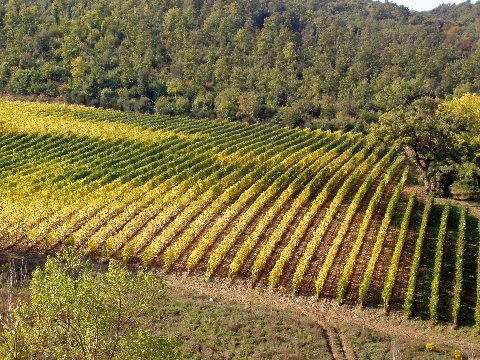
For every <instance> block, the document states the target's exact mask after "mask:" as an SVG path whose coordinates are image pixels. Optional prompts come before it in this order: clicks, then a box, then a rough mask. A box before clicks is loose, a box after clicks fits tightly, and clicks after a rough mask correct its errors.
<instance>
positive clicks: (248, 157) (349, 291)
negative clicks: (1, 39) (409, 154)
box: [0, 101, 480, 325]
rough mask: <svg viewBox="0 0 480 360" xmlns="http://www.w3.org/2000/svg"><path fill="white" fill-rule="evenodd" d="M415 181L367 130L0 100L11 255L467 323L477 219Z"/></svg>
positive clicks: (2, 199)
mask: <svg viewBox="0 0 480 360" xmlns="http://www.w3.org/2000/svg"><path fill="white" fill-rule="evenodd" d="M415 184H416V179H415V176H414V171H413V170H412V169H411V167H410V165H409V163H408V161H407V160H406V159H405V158H403V157H401V156H397V155H396V154H393V153H381V152H378V151H376V149H375V148H372V147H371V146H369V145H368V144H367V142H366V141H365V139H364V138H363V137H362V136H361V135H354V134H350V133H345V134H344V133H332V132H328V131H324V132H322V131H307V130H299V129H295V130H294V129H286V128H281V127H279V126H266V125H248V124H244V123H236V122H229V121H219V120H218V121H214V120H201V119H189V118H180V117H160V116H153V115H140V114H136V113H121V112H117V111H105V110H96V109H91V108H85V107H78V106H62V105H51V104H41V103H33V102H12V101H0V185H1V187H0V245H1V247H2V248H15V249H17V250H21V251H28V250H35V251H55V250H58V249H59V248H61V247H62V246H65V245H66V244H69V245H74V246H76V247H78V248H80V249H82V250H83V251H85V252H88V253H91V254H93V255H95V256H97V257H100V258H104V257H105V258H106V257H116V258H123V259H125V260H126V261H130V262H135V263H139V262H141V263H143V264H147V265H149V266H155V267H158V268H162V269H164V270H165V271H169V272H190V273H196V274H202V275H203V274H204V275H205V276H206V277H207V278H211V277H219V278H230V279H233V280H237V279H240V280H246V281H251V282H252V284H254V285H257V286H265V287H271V288H279V289H282V290H286V291H292V292H295V293H299V294H304V295H311V296H322V297H334V298H337V299H338V301H340V302H342V303H343V302H348V303H357V302H359V303H362V304H364V305H378V304H382V305H383V306H384V308H385V310H387V311H388V310H390V308H392V307H393V308H394V309H403V310H404V311H405V312H406V315H408V316H421V317H422V318H425V319H431V320H433V321H446V322H452V323H454V324H458V325H472V324H474V322H475V319H477V322H478V321H480V307H479V306H480V302H479V300H478V299H479V298H480V292H477V288H478V287H477V285H476V284H477V282H478V280H477V276H476V274H477V272H478V271H477V267H478V264H479V262H478V261H477V256H478V255H477V254H478V242H479V237H478V223H477V220H476V219H475V218H474V217H472V216H471V215H469V214H468V213H467V212H466V211H465V209H463V208H457V207H456V206H453V204H452V205H450V204H448V203H443V205H441V204H439V203H433V201H432V198H425V196H424V194H423V193H421V192H419V193H418V194H417V192H416V188H417V187H416V186H415ZM476 307H477V311H475V309H476Z"/></svg>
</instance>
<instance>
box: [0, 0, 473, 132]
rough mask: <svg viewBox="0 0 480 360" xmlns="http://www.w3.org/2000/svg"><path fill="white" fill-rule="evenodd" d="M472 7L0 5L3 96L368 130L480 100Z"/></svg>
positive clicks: (243, 2)
mask: <svg viewBox="0 0 480 360" xmlns="http://www.w3.org/2000/svg"><path fill="white" fill-rule="evenodd" d="M479 19H480V3H478V2H472V3H469V2H465V3H463V4H460V5H452V6H449V5H445V6H441V7H439V8H437V9H435V10H433V11H431V12H422V13H417V12H412V11H409V10H408V9H407V8H405V7H400V6H396V5H394V4H393V3H389V2H387V3H381V2H377V1H370V0H362V1H352V0H337V1H329V0H310V1H300V0H277V1H268V0H258V1H253V0H223V1H211V0H208V1H202V0H168V1H145V0H133V1H128V2H125V1H119V0H114V1H110V0H109V1H105V0H101V1H87V2H78V1H73V0H55V1H46V0H40V1H26V0H8V1H7V0H2V1H0V89H1V90H3V92H7V93H11V94H16V95H27V96H34V97H35V96H40V97H54V98H61V99H63V100H64V101H66V102H72V103H77V104H85V105H93V106H102V107H107V108H114V109H123V110H135V111H139V112H157V113H159V114H168V115H182V116H196V117H222V118H230V119H246V120H250V121H272V122H279V123H281V124H287V125H299V126H306V127H312V128H323V129H325V128H333V129H338V128H344V127H347V128H350V129H351V128H355V129H357V130H360V131H363V130H364V129H365V126H366V125H367V124H368V123H371V122H372V121H375V120H376V119H378V116H379V115H381V114H382V113H384V112H385V111H388V110H390V109H392V108H394V107H396V106H398V105H406V104H410V103H411V102H412V101H413V100H415V99H417V98H419V97H422V96H432V97H439V98H441V99H444V98H448V97H450V96H451V95H452V94H457V95H459V94H463V93H464V92H466V91H471V92H478V91H479V90H480V79H479V75H478V74H480V67H479V66H480V65H479V64H480V47H479V45H480V39H479V31H478V29H479V26H480V20H479Z"/></svg>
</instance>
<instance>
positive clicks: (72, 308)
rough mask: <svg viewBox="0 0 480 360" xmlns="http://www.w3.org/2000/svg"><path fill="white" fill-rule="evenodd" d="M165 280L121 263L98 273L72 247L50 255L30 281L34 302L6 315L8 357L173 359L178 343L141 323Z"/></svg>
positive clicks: (0, 350)
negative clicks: (136, 270) (146, 328)
mask: <svg viewBox="0 0 480 360" xmlns="http://www.w3.org/2000/svg"><path fill="white" fill-rule="evenodd" d="M164 289H165V286H164V283H163V282H162V281H160V280H158V279H157V278H156V277H155V276H154V275H153V274H152V273H147V272H143V271H140V272H139V273H138V274H136V275H134V274H132V273H131V272H129V271H128V270H127V269H126V268H124V267H123V266H121V265H120V264H119V263H118V262H115V261H111V262H110V264H109V267H108V270H107V271H106V272H104V273H96V272H95V271H94V268H93V266H92V264H91V263H89V262H88V261H84V260H82V259H81V258H80V257H79V256H78V255H76V254H74V253H73V252H70V251H67V252H65V253H63V254H61V255H60V256H58V257H55V258H51V257H49V258H48V259H47V262H46V264H45V268H44V269H42V268H37V269H36V270H35V271H34V273H33V277H32V280H31V284H30V291H31V295H30V299H31V300H30V302H28V303H23V304H22V303H20V304H17V306H15V307H13V310H12V312H11V313H10V316H9V317H8V318H7V319H2V320H0V358H2V359H30V358H39V357H40V358H42V359H124V358H127V357H128V358H129V359H156V358H158V356H159V355H160V357H161V358H165V359H169V358H174V357H175V356H176V350H175V348H176V345H175V342H174V341H172V340H170V339H166V338H163V337H160V336H157V335H155V334H153V333H152V332H150V331H144V330H142V329H141V328H140V319H141V316H143V315H146V314H149V313H150V312H151V311H152V310H153V305H154V304H155V302H156V301H158V298H159V296H161V295H162V294H163V292H164Z"/></svg>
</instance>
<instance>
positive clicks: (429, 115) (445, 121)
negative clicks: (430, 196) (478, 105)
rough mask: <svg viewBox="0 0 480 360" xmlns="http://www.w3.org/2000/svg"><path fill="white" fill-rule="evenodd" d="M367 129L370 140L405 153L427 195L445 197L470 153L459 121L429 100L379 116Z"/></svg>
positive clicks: (425, 99) (419, 100) (423, 99)
mask: <svg viewBox="0 0 480 360" xmlns="http://www.w3.org/2000/svg"><path fill="white" fill-rule="evenodd" d="M370 130H371V133H370V139H371V140H372V141H374V142H376V143H379V144H381V145H383V146H384V147H389V148H390V147H394V148H397V149H400V150H403V151H405V153H406V154H407V155H408V156H409V157H410V158H411V159H412V160H413V162H414V163H415V164H416V166H417V167H418V169H419V170H420V171H421V173H422V175H423V177H424V180H425V189H426V191H427V192H431V191H438V190H441V191H442V192H443V195H444V196H447V195H448V194H449V190H450V186H451V185H452V184H453V181H454V180H455V177H456V174H457V169H458V167H459V166H460V165H461V164H462V163H463V162H465V161H466V159H467V158H468V157H469V156H470V154H471V146H472V144H471V143H469V142H466V141H464V140H463V139H466V138H467V137H466V134H465V132H466V131H468V129H467V128H466V127H465V126H464V124H463V122H462V121H458V119H457V118H454V117H448V116H445V115H444V114H442V113H441V112H439V111H437V102H436V101H435V100H434V99H432V98H429V97H424V98H421V99H418V100H416V101H414V102H413V103H412V104H411V105H409V106H399V107H396V108H395V109H393V110H391V111H389V112H387V113H385V114H383V115H382V116H381V117H380V121H379V122H378V123H377V124H374V125H372V127H371V129H370Z"/></svg>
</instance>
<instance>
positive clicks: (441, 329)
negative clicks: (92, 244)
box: [166, 275, 480, 359]
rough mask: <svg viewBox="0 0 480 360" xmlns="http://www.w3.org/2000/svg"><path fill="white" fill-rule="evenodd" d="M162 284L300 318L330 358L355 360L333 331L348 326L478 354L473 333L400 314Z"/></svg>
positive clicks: (228, 287) (212, 286) (239, 287)
mask: <svg viewBox="0 0 480 360" xmlns="http://www.w3.org/2000/svg"><path fill="white" fill-rule="evenodd" d="M166 281H167V283H168V284H169V285H170V286H171V287H174V288H180V289H182V290H185V291H192V292H195V293H197V294H200V295H203V296H208V297H210V298H211V299H212V301H215V300H222V301H233V302H237V303H240V304H243V305H247V306H252V305H257V306H269V307H272V308H275V309H279V310H289V311H292V312H295V313H299V314H303V315H305V316H307V317H308V318H310V319H312V320H314V321H315V322H317V323H318V324H319V325H320V326H322V327H323V328H324V329H325V331H326V332H327V333H326V335H327V337H328V339H329V340H328V341H329V346H330V347H331V352H332V355H333V357H334V358H346V359H353V358H355V355H354V354H353V351H352V349H351V348H350V345H349V344H348V343H347V342H346V341H345V338H344V336H343V335H342V334H341V331H339V330H337V329H341V328H342V327H346V326H348V325H356V326H364V327H367V328H369V329H370V330H372V331H376V332H379V333H383V334H386V335H390V336H394V337H396V338H399V339H403V340H405V341H411V340H417V341H422V342H425V343H427V342H434V343H436V344H437V345H440V346H446V347H452V346H453V347H455V348H462V349H465V350H467V349H468V351H470V352H475V353H478V354H480V340H479V338H478V336H475V335H474V332H473V330H472V331H469V330H470V329H464V330H463V331H462V332H461V333H459V332H458V330H457V331H455V330H453V329H452V328H451V327H448V326H444V325H437V326H432V325H431V324H430V323H428V322H425V321H420V320H405V319H404V317H403V315H402V314H401V313H400V312H392V313H391V314H390V315H388V316H386V315H383V312H382V310H381V309H380V308H363V309H362V308H360V307H358V306H350V305H341V306H340V305H338V304H337V303H336V301H334V300H329V299H321V300H319V301H316V300H314V298H313V297H303V296H293V295H290V294H286V293H280V292H278V291H277V292H274V291H271V290H265V289H261V288H253V289H252V288H251V287H250V286H249V284H248V283H247V282H240V281H237V282H235V283H233V284H231V283H228V282H226V281H220V280H215V281H212V282H207V281H205V280H204V279H203V278H200V277H195V276H178V275H168V276H167V277H166Z"/></svg>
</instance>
